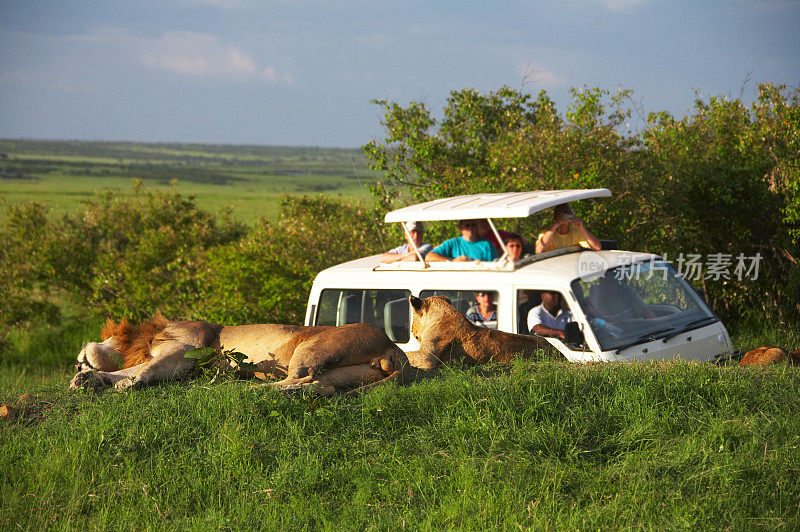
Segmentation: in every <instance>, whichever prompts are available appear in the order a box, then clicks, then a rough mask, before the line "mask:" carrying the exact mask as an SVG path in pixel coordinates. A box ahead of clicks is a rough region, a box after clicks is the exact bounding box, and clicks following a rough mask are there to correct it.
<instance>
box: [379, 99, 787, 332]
mask: <svg viewBox="0 0 800 532" xmlns="http://www.w3.org/2000/svg"><path fill="white" fill-rule="evenodd" d="M630 95H631V93H630V91H625V90H620V91H618V92H617V93H615V94H613V95H612V94H610V93H608V92H607V91H603V90H600V89H591V88H590V89H579V90H573V91H572V97H573V101H572V103H571V105H570V106H569V107H568V108H567V111H566V113H565V116H563V117H562V116H561V115H560V114H559V113H558V112H557V111H556V108H555V105H554V104H553V102H552V101H551V100H550V99H549V98H548V97H547V95H546V93H544V92H542V93H540V94H539V95H538V97H537V98H536V99H534V98H533V97H532V96H530V95H527V94H522V93H520V92H517V91H514V90H512V89H509V88H507V87H504V88H502V89H500V90H498V91H496V92H489V93H488V94H485V95H484V94H480V93H478V92H477V91H475V90H471V89H470V90H462V91H454V92H453V93H451V96H450V98H449V99H448V101H447V104H446V105H445V108H444V110H443V119H442V120H441V121H440V122H439V121H437V120H435V119H434V118H433V115H432V113H431V112H430V111H429V110H428V109H427V108H426V106H425V105H424V104H423V103H419V102H411V103H410V104H409V105H408V106H407V107H402V106H400V105H398V104H395V103H389V102H387V101H378V102H376V103H378V104H379V105H380V106H382V108H383V111H384V118H383V124H384V126H385V127H386V137H385V139H383V141H380V142H378V141H373V142H370V143H368V144H367V145H365V146H364V153H365V155H366V156H367V157H368V158H369V159H370V160H371V161H372V167H373V168H374V169H377V170H381V171H383V172H384V177H383V179H382V180H381V181H380V182H379V183H378V184H377V185H376V186H374V187H373V191H374V194H375V196H376V198H377V199H378V201H379V204H380V205H381V206H382V207H383V208H385V209H388V208H390V206H391V205H392V204H393V202H397V200H398V199H399V200H400V202H403V203H404V202H405V201H407V200H406V199H405V198H407V197H408V196H413V197H414V198H415V199H416V200H419V201H422V200H429V199H433V198H436V197H441V196H452V195H456V194H470V193H478V192H505V191H525V190H546V189H570V188H595V187H605V188H609V189H610V190H611V191H612V193H613V194H614V197H613V199H611V200H603V201H597V202H581V203H578V204H576V205H575V207H576V211H577V213H578V214H579V215H581V216H583V217H584V218H585V219H586V220H587V223H588V224H589V227H590V228H591V229H592V230H593V232H595V234H597V235H598V236H599V237H601V238H603V237H605V238H617V239H618V240H619V241H620V244H621V246H622V247H625V248H629V249H636V250H643V251H650V252H653V253H657V254H666V256H667V258H668V259H669V260H673V261H674V260H675V259H676V258H677V257H678V256H679V254H681V253H683V254H700V255H702V256H704V257H708V256H709V255H711V254H719V253H723V254H730V255H731V256H732V258H733V260H734V266H735V260H736V257H737V256H738V255H739V254H741V255H742V256H744V257H755V256H756V255H757V254H760V256H761V257H762V260H761V262H760V269H759V276H758V278H757V279H743V280H742V281H739V280H738V279H724V278H719V279H716V278H707V279H702V280H701V284H702V286H703V287H704V288H705V291H706V294H707V295H708V297H709V300H710V302H711V303H712V306H714V307H715V308H716V309H717V310H718V311H719V312H721V313H722V314H723V315H724V316H725V318H726V319H738V318H740V317H742V316H744V315H747V314H752V313H761V314H763V313H767V314H768V315H771V316H773V318H777V319H779V320H782V321H784V322H786V321H794V320H797V319H798V317H800V306H798V304H797V301H798V300H800V267H799V266H798V263H797V258H798V257H800V247H799V246H798V243H800V199H799V198H800V170H798V168H800V166H798V156H799V155H798V154H800V89H792V90H788V89H787V88H786V87H783V86H774V85H770V84H764V85H760V86H759V88H758V98H757V100H756V101H755V102H754V103H753V104H752V105H751V106H749V107H748V106H746V105H744V104H743V103H742V102H741V101H740V100H731V99H729V98H725V97H714V98H711V99H709V100H708V101H704V100H702V99H701V98H699V97H698V98H697V100H696V102H695V108H694V113H693V114H691V115H690V116H687V117H684V118H682V119H680V120H678V119H675V118H674V117H672V116H671V115H670V114H669V113H666V112H661V113H651V114H650V115H649V117H648V122H647V126H648V127H647V129H645V130H644V131H642V132H641V133H632V132H629V133H628V134H623V133H622V131H624V130H625V128H626V127H627V123H628V121H629V120H630V117H631V115H632V109H631V108H630V105H629V102H630ZM514 223H515V225H514V226H508V225H507V226H506V228H507V229H513V230H516V231H520V232H522V233H523V234H528V235H530V236H531V237H532V238H535V237H536V235H537V234H538V232H539V231H540V230H541V228H542V227H543V226H544V224H545V223H546V222H544V221H542V220H541V217H539V218H535V217H532V218H531V219H529V220H519V221H516V222H514Z"/></svg>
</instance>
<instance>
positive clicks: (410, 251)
mask: <svg viewBox="0 0 800 532" xmlns="http://www.w3.org/2000/svg"><path fill="white" fill-rule="evenodd" d="M403 225H404V226H405V228H406V229H408V233H410V234H411V239H409V238H408V234H405V237H406V243H405V244H403V245H402V246H397V247H396V248H394V249H391V250H389V251H387V252H386V253H384V254H383V255H381V262H386V263H388V262H396V261H398V260H404V261H415V260H419V257H417V254H416V252H415V251H414V246H412V245H411V244H412V240H413V244H414V245H416V246H417V249H419V254H420V255H422V258H423V259H424V258H425V256H426V255H427V254H428V253H430V251H431V250H432V249H433V246H432V245H430V244H426V243H424V242H423V241H422V238H423V236H424V235H425V227H424V226H423V225H422V222H406V223H404V224H403Z"/></svg>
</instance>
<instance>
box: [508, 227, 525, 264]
mask: <svg viewBox="0 0 800 532" xmlns="http://www.w3.org/2000/svg"><path fill="white" fill-rule="evenodd" d="M523 248H524V245H523V242H522V236H520V235H518V234H517V233H509V235H508V238H507V239H506V249H507V250H508V260H509V261H511V262H517V261H518V260H519V259H521V258H522V250H523Z"/></svg>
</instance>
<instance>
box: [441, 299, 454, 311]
mask: <svg viewBox="0 0 800 532" xmlns="http://www.w3.org/2000/svg"><path fill="white" fill-rule="evenodd" d="M442 299H444V300H445V301H447V304H448V305H450V306H451V307H452V306H453V302H452V301H450V298H449V297H447V296H442ZM453 308H455V307H453Z"/></svg>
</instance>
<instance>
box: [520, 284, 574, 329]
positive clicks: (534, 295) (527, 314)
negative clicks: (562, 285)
mask: <svg viewBox="0 0 800 532" xmlns="http://www.w3.org/2000/svg"><path fill="white" fill-rule="evenodd" d="M543 292H548V293H549V294H556V295H557V296H558V300H557V301H558V303H560V310H561V312H560V313H559V311H558V310H556V314H555V315H554V314H552V313H551V312H547V311H544V316H541V314H540V319H539V320H538V321H541V322H542V323H541V325H544V326H545V327H547V328H548V329H552V330H557V331H563V330H564V326H565V325H566V323H567V322H568V321H571V320H572V313H571V311H570V308H569V305H568V304H567V303H566V301H565V300H564V295H563V294H562V293H561V292H560V291H558V290H519V291H517V333H518V334H533V331H532V330H531V328H530V324H531V311H532V310H534V309H536V308H537V307H539V306H540V305H541V304H542V293H543ZM556 309H558V306H556ZM537 312H542V310H541V309H538V310H537ZM541 317H545V318H547V319H544V320H542V319H541ZM550 334H555V333H554V332H551V333H550Z"/></svg>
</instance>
